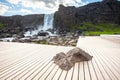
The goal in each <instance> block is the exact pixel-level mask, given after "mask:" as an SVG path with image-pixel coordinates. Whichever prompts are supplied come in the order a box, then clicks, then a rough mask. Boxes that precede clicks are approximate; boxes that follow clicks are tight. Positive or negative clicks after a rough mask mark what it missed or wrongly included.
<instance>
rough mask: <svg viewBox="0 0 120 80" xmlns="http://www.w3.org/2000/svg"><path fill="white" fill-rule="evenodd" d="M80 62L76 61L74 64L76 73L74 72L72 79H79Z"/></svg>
mask: <svg viewBox="0 0 120 80" xmlns="http://www.w3.org/2000/svg"><path fill="white" fill-rule="evenodd" d="M78 65H79V63H76V64H75V66H74V73H73V78H72V80H78V79H79V77H78V76H79V69H78V68H79V66H78Z"/></svg>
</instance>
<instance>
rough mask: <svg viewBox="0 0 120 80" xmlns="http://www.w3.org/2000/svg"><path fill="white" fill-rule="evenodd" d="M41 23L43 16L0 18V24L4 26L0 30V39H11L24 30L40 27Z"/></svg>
mask: <svg viewBox="0 0 120 80" xmlns="http://www.w3.org/2000/svg"><path fill="white" fill-rule="evenodd" d="M43 21H44V15H43V14H39V15H35V14H34V15H26V16H20V15H16V16H0V23H1V24H3V25H4V27H3V28H0V34H1V35H0V37H11V36H12V35H13V34H20V33H24V32H25V31H26V30H30V29H34V28H35V27H37V26H39V25H40V24H41V25H42V24H43Z"/></svg>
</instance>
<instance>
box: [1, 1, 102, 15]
mask: <svg viewBox="0 0 120 80" xmlns="http://www.w3.org/2000/svg"><path fill="white" fill-rule="evenodd" d="M98 1H102V0H0V16H12V15H28V14H49V13H53V12H55V11H57V10H58V8H59V4H63V5H64V6H75V7H79V6H83V5H86V4H88V3H92V2H98Z"/></svg>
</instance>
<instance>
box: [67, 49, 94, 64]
mask: <svg viewBox="0 0 120 80" xmlns="http://www.w3.org/2000/svg"><path fill="white" fill-rule="evenodd" d="M66 56H67V58H68V60H69V61H70V62H72V63H76V62H80V61H89V60H91V59H92V56H90V55H89V54H88V53H86V52H85V51H83V50H82V49H80V48H74V49H72V50H70V51H69V52H68V53H67V54H66Z"/></svg>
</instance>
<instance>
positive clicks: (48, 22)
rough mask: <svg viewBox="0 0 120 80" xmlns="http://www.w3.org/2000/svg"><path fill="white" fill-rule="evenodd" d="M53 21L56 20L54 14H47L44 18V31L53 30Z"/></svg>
mask: <svg viewBox="0 0 120 80" xmlns="http://www.w3.org/2000/svg"><path fill="white" fill-rule="evenodd" d="M53 19H54V14H53V13H52V14H45V16H44V25H43V29H42V30H44V31H46V30H48V29H53Z"/></svg>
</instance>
